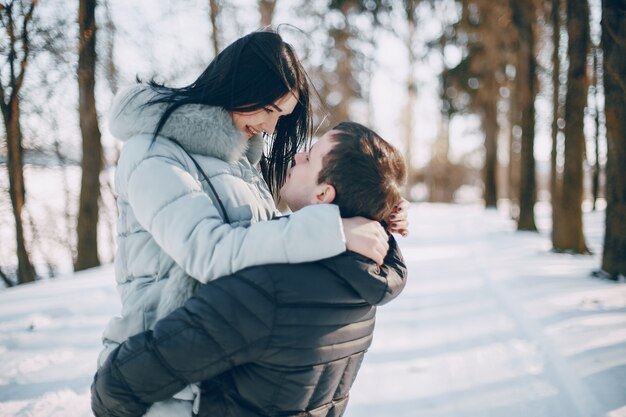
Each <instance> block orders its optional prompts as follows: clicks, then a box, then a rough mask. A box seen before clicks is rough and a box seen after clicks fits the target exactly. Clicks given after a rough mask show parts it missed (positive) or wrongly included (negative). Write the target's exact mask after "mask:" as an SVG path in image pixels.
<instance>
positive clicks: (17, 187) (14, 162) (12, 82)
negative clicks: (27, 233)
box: [0, 0, 37, 284]
mask: <svg viewBox="0 0 626 417" xmlns="http://www.w3.org/2000/svg"><path fill="white" fill-rule="evenodd" d="M36 6H37V1H36V0H35V1H32V2H31V3H30V5H28V7H27V9H22V10H21V11H22V12H23V13H22V15H21V16H19V17H21V19H22V21H21V25H20V26H21V27H20V29H21V32H19V31H18V30H16V28H17V26H18V25H17V24H16V20H15V18H16V15H15V10H14V7H15V3H14V2H11V3H9V4H7V5H4V6H3V8H2V9H1V10H0V12H2V13H3V14H5V15H4V16H2V21H3V24H4V28H5V30H6V31H7V37H8V38H9V45H8V49H9V51H8V66H9V82H8V87H9V89H10V92H7V91H6V89H5V88H4V85H3V84H2V83H0V98H1V100H0V107H1V108H2V116H3V120H4V126H5V130H6V142H7V153H8V161H7V169H8V173H9V194H10V196H11V206H12V209H13V217H14V219H15V239H16V246H17V264H18V265H17V281H18V284H24V283H28V282H33V281H34V280H35V278H36V273H35V268H34V267H33V265H32V263H31V261H30V257H29V254H28V251H27V249H26V239H25V237H24V223H23V218H22V213H23V211H24V204H25V201H26V187H25V185H24V161H23V148H22V129H21V125H20V91H21V89H22V86H23V83H24V77H25V75H26V68H27V67H28V63H29V58H30V37H29V34H30V32H29V31H30V28H29V25H30V23H31V22H32V18H33V13H34V10H35V7H36ZM23 7H26V6H24V5H23ZM18 45H19V46H20V47H21V51H19V52H21V55H22V56H21V58H20V59H18V51H17V47H18Z"/></svg>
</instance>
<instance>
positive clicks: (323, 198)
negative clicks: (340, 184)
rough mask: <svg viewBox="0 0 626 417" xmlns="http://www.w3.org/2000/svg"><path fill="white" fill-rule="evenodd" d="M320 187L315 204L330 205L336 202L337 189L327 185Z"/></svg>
mask: <svg viewBox="0 0 626 417" xmlns="http://www.w3.org/2000/svg"><path fill="white" fill-rule="evenodd" d="M318 187H319V188H318V190H317V193H316V194H315V202H314V204H330V203H332V202H333V201H335V187H333V186H332V185H330V184H326V183H324V184H320V185H319V186H318Z"/></svg>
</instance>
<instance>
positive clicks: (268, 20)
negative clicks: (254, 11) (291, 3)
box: [259, 0, 278, 28]
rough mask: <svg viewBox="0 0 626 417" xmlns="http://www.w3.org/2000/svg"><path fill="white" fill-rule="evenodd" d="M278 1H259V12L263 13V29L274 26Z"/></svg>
mask: <svg viewBox="0 0 626 417" xmlns="http://www.w3.org/2000/svg"><path fill="white" fill-rule="evenodd" d="M276 3H278V0H259V11H260V12H261V27H264V28H265V27H268V26H272V18H273V16H274V9H275V8H276Z"/></svg>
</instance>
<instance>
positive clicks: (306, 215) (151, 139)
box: [92, 31, 408, 417]
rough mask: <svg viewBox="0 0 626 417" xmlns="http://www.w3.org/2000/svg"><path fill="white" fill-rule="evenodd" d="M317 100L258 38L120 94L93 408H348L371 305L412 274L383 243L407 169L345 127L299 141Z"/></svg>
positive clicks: (282, 51)
mask: <svg viewBox="0 0 626 417" xmlns="http://www.w3.org/2000/svg"><path fill="white" fill-rule="evenodd" d="M312 93H314V89H313V87H312V86H310V84H309V80H308V78H307V75H306V73H305V71H304V69H303V68H302V66H301V63H300V61H299V60H298V58H297V55H296V54H295V52H294V50H293V48H292V47H291V46H290V45H289V44H287V43H285V42H284V41H283V40H282V38H281V37H280V36H279V35H278V34H276V33H274V32H269V31H265V32H254V33H251V34H249V35H247V36H245V37H243V38H240V39H238V40H237V41H235V42H234V43H233V44H231V45H229V46H228V47H227V48H226V49H224V51H222V52H221V53H220V54H219V55H218V56H217V57H216V58H215V59H214V60H213V61H212V62H211V63H210V64H209V66H208V67H207V68H206V69H205V71H204V72H203V73H202V74H201V75H200V76H199V77H198V79H197V80H195V81H194V82H193V83H191V84H190V85H188V86H186V87H182V88H169V87H166V86H164V85H161V84H158V83H156V82H150V83H148V84H138V85H135V86H133V87H130V88H128V89H126V90H124V91H122V92H120V93H119V94H118V96H117V97H116V99H115V101H114V104H113V107H112V109H111V114H110V127H111V132H112V133H113V134H114V135H115V136H116V137H118V138H119V139H121V140H124V141H125V144H124V148H123V150H122V153H121V156H120V160H119V162H118V167H117V171H116V191H117V193H118V198H117V204H118V212H119V214H118V215H119V218H118V240H117V243H118V248H117V253H116V260H115V266H116V269H115V270H116V281H117V285H118V290H119V293H120V296H121V300H122V312H121V315H120V317H115V318H113V319H112V320H111V321H110V323H109V324H108V325H107V328H106V329H105V332H104V345H105V348H104V349H103V351H102V353H101V355H100V357H99V360H98V365H99V369H98V372H97V373H96V375H95V377H94V382H93V384H92V410H93V411H94V414H95V415H96V416H97V417H101V416H142V415H147V416H153V417H156V416H192V415H199V416H213V417H216V416H241V417H253V416H254V417H260V416H315V417H318V416H329V417H330V416H337V417H338V416H341V415H342V414H343V413H344V411H345V408H346V405H347V402H348V394H349V390H350V387H351V385H352V383H353V382H354V379H355V377H356V375H357V372H358V370H359V367H360V365H361V362H362V360H363V356H364V354H365V352H366V350H367V349H368V347H369V346H370V344H371V341H372V335H373V330H374V322H375V315H376V306H377V305H381V304H384V303H386V302H388V301H390V300H392V299H393V298H395V297H396V296H397V295H398V294H399V293H400V292H401V291H402V289H403V287H404V285H405V282H406V275H407V271H406V267H405V265H404V261H403V259H402V255H401V253H400V251H399V249H398V247H397V244H396V242H395V240H394V238H393V237H392V236H391V233H399V234H402V235H406V233H407V227H408V222H407V208H408V203H407V202H406V201H405V200H403V199H402V198H401V196H400V189H401V186H402V184H403V182H404V179H405V176H406V169H405V165H404V161H403V157H402V155H401V154H400V153H399V152H398V151H397V150H396V149H395V148H394V147H393V146H391V145H390V144H388V143H387V142H385V141H384V140H383V139H382V138H380V137H379V136H378V135H377V134H376V133H374V132H373V131H371V130H370V129H368V128H365V127H364V126H361V125H359V124H357V123H353V122H344V123H341V124H339V125H337V126H335V127H334V128H333V129H331V130H330V131H328V132H327V133H325V134H324V135H323V136H322V137H321V138H320V139H319V140H318V141H317V142H316V143H315V144H314V145H313V146H312V147H310V146H309V144H310V143H309V141H310V137H311V130H312V129H311V125H312V111H311V104H310V99H311V94H312ZM303 149H305V150H306V151H303V152H299V151H301V150H303ZM275 199H276V200H278V199H280V201H281V202H284V203H285V204H286V205H287V206H288V207H289V208H290V210H291V213H290V214H289V215H286V216H283V215H281V213H280V212H279V211H278V210H277V208H276V204H275Z"/></svg>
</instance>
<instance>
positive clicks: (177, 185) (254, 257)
mask: <svg viewBox="0 0 626 417" xmlns="http://www.w3.org/2000/svg"><path fill="white" fill-rule="evenodd" d="M156 94H157V93H155V92H154V91H153V90H152V89H151V88H149V87H147V86H145V85H141V84H138V85H135V86H132V87H130V88H127V89H125V90H123V91H121V92H120V93H119V94H118V95H117V96H116V99H115V100H114V103H113V106H112V108H111V111H110V115H109V125H110V130H111V133H112V134H113V135H114V136H115V137H117V138H118V139H121V140H122V141H124V142H125V143H124V147H123V149H122V152H121V156H120V159H119V162H118V165H117V170H116V176H115V186H116V192H117V206H118V223H117V253H116V257H115V274H116V280H117V286H118V291H119V293H120V296H121V299H122V314H121V316H120V317H116V318H114V319H112V320H111V322H110V323H109V324H108V326H107V328H106V329H105V331H104V336H103V338H104V342H105V346H106V348H105V350H104V351H103V353H102V354H101V355H100V358H99V363H102V361H103V360H104V359H105V358H106V356H107V355H108V353H109V352H110V351H111V350H112V349H113V348H114V347H115V346H116V345H117V344H118V343H120V342H122V341H124V340H126V339H127V338H128V337H130V336H132V335H134V334H137V333H140V332H143V331H144V330H147V329H149V328H150V327H151V326H152V325H153V324H154V322H155V321H156V313H155V312H156V310H157V307H158V306H159V304H163V303H164V304H166V305H169V306H178V305H182V303H183V302H184V301H185V300H187V299H188V297H189V296H190V294H191V291H190V290H189V288H188V286H186V287H185V284H186V283H188V281H189V279H188V278H189V277H193V278H195V279H196V280H198V281H199V282H202V283H206V282H209V281H211V280H213V279H215V278H218V277H221V276H225V275H229V274H232V273H233V272H236V271H239V270H241V269H244V268H246V267H250V266H254V265H262V264H270V263H287V262H289V263H297V262H307V261H315V260H318V259H323V258H327V257H331V256H335V255H338V254H339V253H342V252H344V251H345V243H344V236H343V229H342V226H341V218H340V215H339V210H338V208H337V206H334V205H317V206H311V207H307V208H305V209H303V210H300V211H298V212H297V213H294V214H293V215H291V216H289V218H282V219H280V220H278V221H272V222H268V221H265V220H269V219H271V218H273V217H274V216H275V215H276V214H277V213H278V212H277V210H276V207H275V204H274V201H273V200H272V197H271V195H270V192H269V190H268V188H267V185H266V183H265V182H264V181H263V179H262V177H261V176H260V174H259V172H258V171H257V169H256V168H255V165H256V164H257V163H258V161H259V160H260V158H261V152H262V147H263V142H262V139H261V138H260V137H253V138H252V139H250V140H248V139H247V138H246V137H245V135H243V134H242V133H241V132H240V131H239V130H238V129H237V128H236V127H235V126H234V125H233V122H232V118H231V116H230V114H229V113H228V112H226V111H225V110H223V109H221V108H218V107H210V106H203V105H184V106H182V107H180V108H179V109H177V110H176V111H175V112H174V113H173V114H172V116H171V117H170V118H169V119H168V122H167V123H166V124H165V126H164V128H163V130H162V131H161V135H160V136H159V137H158V138H157V139H156V141H153V132H154V130H155V128H156V126H157V123H158V121H159V118H160V115H161V114H162V113H163V111H164V109H165V107H164V106H165V105H162V104H158V105H149V106H146V103H147V102H148V101H149V100H151V99H153V98H154V97H155V96H156ZM169 138H174V139H175V140H176V141H177V142H178V143H179V144H180V145H182V147H184V149H185V150H186V151H187V152H189V153H190V154H191V155H192V157H193V158H194V159H195V160H196V161H197V162H198V164H199V165H200V167H201V168H202V170H203V171H204V172H205V174H206V175H207V176H208V177H209V178H210V181H211V182H212V184H213V186H214V187H215V189H216V191H217V194H218V195H219V196H220V198H221V200H222V201H223V203H224V206H225V210H226V212H227V214H228V217H229V218H230V222H231V223H230V224H226V223H224V220H223V217H222V213H220V211H219V210H218V208H217V207H218V206H216V204H215V200H214V197H213V195H212V194H211V193H210V188H209V185H208V184H207V183H206V181H205V180H204V178H203V176H202V175H201V173H200V172H199V170H198V169H197V168H196V166H195V164H194V162H193V160H192V159H191V157H190V156H189V155H188V154H187V153H186V152H185V151H184V150H183V149H182V148H181V146H179V145H178V144H176V143H174V142H173V141H171V140H170V139H169ZM170 278H173V279H171V280H170ZM168 281H171V282H170V284H167V285H168V286H167V287H166V282H168ZM174 281H176V282H174ZM172 284H173V285H172ZM170 310H171V309H170Z"/></svg>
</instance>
